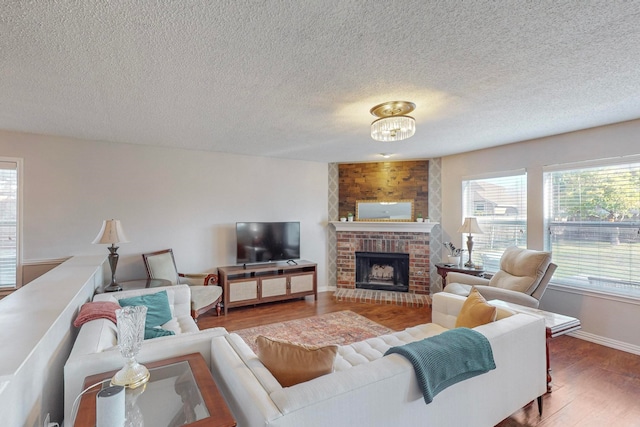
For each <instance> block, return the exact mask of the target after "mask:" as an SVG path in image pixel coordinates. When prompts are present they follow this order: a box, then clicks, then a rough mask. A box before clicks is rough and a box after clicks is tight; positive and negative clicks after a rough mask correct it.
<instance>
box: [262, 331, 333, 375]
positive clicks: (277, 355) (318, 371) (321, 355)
mask: <svg viewBox="0 0 640 427" xmlns="http://www.w3.org/2000/svg"><path fill="white" fill-rule="evenodd" d="M256 344H257V347H258V357H259V359H260V361H261V362H262V363H263V364H264V366H265V367H266V368H267V369H268V370H269V372H271V374H273V376H274V377H275V378H276V379H277V380H278V382H279V383H280V384H281V385H282V386H283V387H290V386H293V385H296V384H298V383H302V382H305V381H309V380H312V379H314V378H317V377H319V376H322V375H325V374H330V373H331V372H333V361H334V360H335V358H336V354H337V352H338V346H336V345H328V346H323V347H316V346H310V345H304V344H295V343H292V342H289V341H282V340H277V339H273V338H267V337H265V336H263V335H260V336H258V338H256Z"/></svg>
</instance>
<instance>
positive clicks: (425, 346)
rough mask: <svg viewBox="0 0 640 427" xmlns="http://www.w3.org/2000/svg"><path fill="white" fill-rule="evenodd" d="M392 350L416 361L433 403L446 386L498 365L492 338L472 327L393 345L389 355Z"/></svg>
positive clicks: (427, 399) (428, 399)
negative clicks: (495, 360)
mask: <svg viewBox="0 0 640 427" xmlns="http://www.w3.org/2000/svg"><path fill="white" fill-rule="evenodd" d="M392 353H397V354H400V355H402V356H404V357H406V358H407V359H408V360H409V361H410V362H411V363H412V364H413V368H414V370H415V372H416V377H417V379H418V384H419V385H420V388H421V390H422V394H423V396H424V401H425V402H426V403H431V402H432V401H433V398H434V397H435V396H436V395H437V394H438V393H440V392H441V391H442V390H444V389H445V388H447V387H449V386H451V385H453V384H455V383H457V382H459V381H463V380H466V379H467V378H471V377H475V376H477V375H480V374H484V373H485V372H488V371H490V370H492V369H495V368H496V364H495V362H494V360H493V351H492V350H491V344H490V343H489V340H488V339H487V338H486V337H485V336H484V335H482V334H481V333H480V332H476V331H474V330H473V329H468V328H455V329H451V330H449V331H445V332H443V333H441V334H439V335H436V336H433V337H429V338H425V339H423V340H421V341H416V342H412V343H409V344H405V345H402V346H398V347H391V348H390V349H389V350H387V352H386V353H385V356H386V355H388V354H392Z"/></svg>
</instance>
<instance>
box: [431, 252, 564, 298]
mask: <svg viewBox="0 0 640 427" xmlns="http://www.w3.org/2000/svg"><path fill="white" fill-rule="evenodd" d="M557 267H558V266H557V265H556V264H554V263H552V262H551V252H544V251H535V250H532V249H522V248H518V247H516V246H511V247H508V248H507V249H506V250H505V251H504V253H503V254H502V257H501V258H500V270H498V272H496V273H495V274H494V275H493V277H492V278H491V279H485V278H483V277H474V276H471V275H468V274H463V273H454V272H451V273H449V274H447V285H446V286H445V288H444V289H443V292H449V293H453V294H457V295H462V296H468V295H469V292H470V291H471V288H472V287H475V288H476V289H477V290H478V291H479V292H480V294H481V295H482V296H483V297H484V298H485V299H486V300H487V301H489V300H493V299H499V300H502V301H507V302H510V303H514V304H519V305H523V306H525V307H532V308H538V305H539V304H540V299H541V298H542V295H543V294H544V291H545V290H546V288H547V285H548V284H549V281H550V280H551V277H552V276H553V273H554V271H556V268H557Z"/></svg>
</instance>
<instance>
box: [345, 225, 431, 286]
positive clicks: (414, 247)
mask: <svg viewBox="0 0 640 427" xmlns="http://www.w3.org/2000/svg"><path fill="white" fill-rule="evenodd" d="M336 241H337V262H336V264H337V265H336V267H337V288H338V289H341V288H342V289H355V287H356V268H355V262H356V252H387V253H408V254H409V293H413V294H425V295H428V294H429V283H430V281H429V233H427V232H414V231H366V230H360V231H338V232H337V233H336Z"/></svg>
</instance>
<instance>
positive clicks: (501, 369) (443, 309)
mask: <svg viewBox="0 0 640 427" xmlns="http://www.w3.org/2000/svg"><path fill="white" fill-rule="evenodd" d="M464 301H465V298H464V297H460V296H458V295H453V294H447V293H438V294H435V295H434V298H433V314H432V319H433V320H432V321H433V323H431V324H424V325H419V326H416V327H412V328H408V329H406V330H405V331H402V332H396V333H393V334H390V335H385V336H381V337H377V338H373V339H369V340H366V341H362V342H359V343H355V344H351V345H347V346H342V347H340V349H339V350H338V356H337V358H336V361H335V363H334V367H335V371H334V372H333V373H331V374H327V375H324V376H321V377H318V378H315V379H313V380H311V381H307V382H304V383H300V384H297V385H294V386H292V387H286V388H283V387H281V386H280V384H279V383H278V382H277V380H276V379H275V378H274V377H273V376H272V375H271V373H270V372H269V371H268V370H267V369H266V368H265V367H264V365H262V363H261V362H260V360H259V359H258V358H257V356H256V355H255V354H254V353H253V351H252V350H251V349H250V348H249V347H248V346H247V345H246V343H244V342H243V340H242V339H241V338H240V337H239V336H238V335H236V334H228V335H220V336H217V337H214V338H213V340H212V347H211V357H212V360H211V368H212V373H213V375H214V378H215V380H216V383H217V384H218V387H219V388H220V389H221V391H222V393H223V394H224V396H225V398H226V400H227V403H228V404H229V407H230V408H231V411H232V412H233V414H234V416H235V418H236V420H237V422H238V426H239V427H259V426H279V427H283V426H292V427H293V426H305V427H310V426H318V427H320V426H331V427H340V426H345V427H356V426H367V427H371V426H380V427H387V426H392V425H402V426H413V425H421V426H474V427H483V426H494V425H495V424H497V423H498V422H500V421H501V420H503V419H504V418H506V417H508V416H509V415H511V414H512V413H513V412H515V411H517V410H518V409H519V408H521V407H523V406H525V405H526V404H528V403H529V402H531V401H532V400H535V399H536V398H538V397H540V396H542V395H543V394H544V393H545V392H546V356H545V327H544V321H543V320H542V319H541V318H538V317H535V316H531V315H526V314H515V313H513V312H509V311H506V310H502V309H498V320H496V321H495V322H493V323H489V324H486V325H482V326H479V327H477V328H475V330H477V331H478V332H480V333H482V334H483V335H485V336H486V337H487V338H488V340H489V342H490V343H491V347H492V351H493V356H494V360H495V364H496V369H494V370H492V371H489V372H488V373H486V374H482V375H479V376H476V377H473V378H470V379H467V380H465V381H462V382H459V383H457V384H454V385H453V386H450V387H449V388H447V389H445V390H444V391H442V392H441V393H440V394H438V395H436V396H435V399H434V400H433V402H431V403H430V404H425V401H424V399H423V396H422V393H421V391H420V389H419V386H418V382H417V380H416V377H415V373H414V369H413V366H412V365H411V363H410V362H409V361H408V360H407V359H405V358H404V357H402V356H400V355H397V354H392V355H389V356H385V357H383V354H384V353H385V352H386V350H387V349H389V348H390V347H392V346H396V345H402V344H405V343H408V342H412V341H416V340H420V339H423V338H426V337H429V336H433V335H435V334H438V333H440V332H443V331H445V330H447V329H449V328H453V327H454V325H455V320H456V317H457V315H458V313H459V311H460V309H461V307H462V304H463V302H464Z"/></svg>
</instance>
